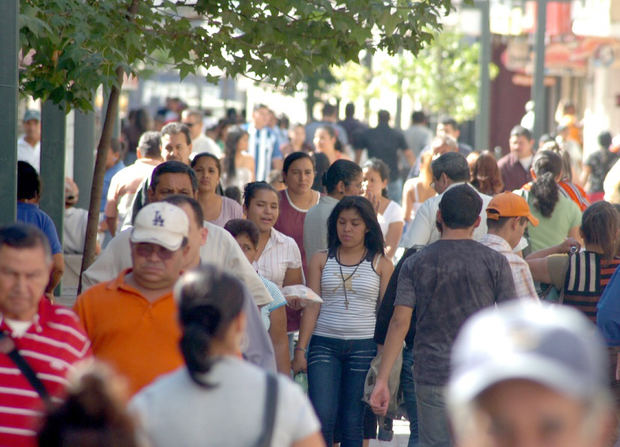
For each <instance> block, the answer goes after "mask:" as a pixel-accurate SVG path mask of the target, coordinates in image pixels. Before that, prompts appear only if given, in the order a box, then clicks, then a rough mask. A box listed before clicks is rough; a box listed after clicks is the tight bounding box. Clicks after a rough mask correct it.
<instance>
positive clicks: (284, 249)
mask: <svg viewBox="0 0 620 447" xmlns="http://www.w3.org/2000/svg"><path fill="white" fill-rule="evenodd" d="M253 266H254V269H255V270H257V271H258V273H259V275H261V276H264V277H265V278H267V279H268V280H269V281H272V282H274V283H275V284H276V286H278V287H282V284H283V283H284V275H286V271H287V270H288V269H298V268H301V253H300V252H299V247H297V243H295V240H294V239H293V238H292V237H288V236H287V235H285V234H282V233H280V232H279V231H278V230H276V229H275V228H272V229H271V234H270V235H269V240H268V241H267V244H266V245H265V248H264V249H263V252H262V253H261V255H260V258H258V259H257V260H256V261H254V263H253Z"/></svg>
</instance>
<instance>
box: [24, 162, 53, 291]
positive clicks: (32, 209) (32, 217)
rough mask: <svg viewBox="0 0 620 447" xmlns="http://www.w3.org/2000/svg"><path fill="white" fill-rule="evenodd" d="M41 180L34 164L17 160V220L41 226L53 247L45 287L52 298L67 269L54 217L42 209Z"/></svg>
mask: <svg viewBox="0 0 620 447" xmlns="http://www.w3.org/2000/svg"><path fill="white" fill-rule="evenodd" d="M40 199H41V181H40V180H39V174H37V171H36V170H35V169H34V168H33V167H32V165H30V164H28V163H26V162H25V161H19V162H17V221H19V222H25V223H29V224H32V225H34V226H36V227H37V228H39V229H40V230H41V231H43V233H45V235H46V236H47V239H48V240H49V243H50V247H51V249H52V273H51V274H50V281H49V283H48V284H47V287H46V289H45V294H46V295H47V296H48V297H49V298H50V299H51V298H52V294H53V292H54V289H55V288H56V286H57V285H58V284H59V283H60V278H62V274H63V272H64V270H65V261H64V258H63V255H62V245H61V243H60V239H59V238H58V233H57V232H56V226H55V225H54V222H53V221H52V219H51V218H50V217H49V216H48V215H47V214H46V213H45V212H43V211H41V209H39V200H40Z"/></svg>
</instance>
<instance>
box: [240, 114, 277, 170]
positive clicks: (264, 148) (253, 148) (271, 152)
mask: <svg viewBox="0 0 620 447" xmlns="http://www.w3.org/2000/svg"><path fill="white" fill-rule="evenodd" d="M244 129H245V130H246V131H247V132H248V134H249V140H248V152H249V154H250V155H251V156H252V157H254V175H255V178H256V181H262V180H267V178H268V177H269V173H270V172H271V164H272V161H273V160H274V159H278V158H279V159H281V158H282V152H280V146H279V144H278V139H277V137H276V134H275V132H274V131H273V130H271V129H270V128H268V127H263V128H262V129H257V128H256V127H254V125H253V124H251V123H250V124H247V125H246V126H244Z"/></svg>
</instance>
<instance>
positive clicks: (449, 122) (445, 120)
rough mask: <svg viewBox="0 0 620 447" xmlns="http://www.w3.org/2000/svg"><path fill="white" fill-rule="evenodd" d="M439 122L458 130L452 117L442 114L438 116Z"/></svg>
mask: <svg viewBox="0 0 620 447" xmlns="http://www.w3.org/2000/svg"><path fill="white" fill-rule="evenodd" d="M439 124H443V125H444V126H445V125H448V126H451V127H452V128H453V129H455V130H458V128H459V124H458V123H457V122H456V120H455V119H454V118H452V117H451V116H448V115H443V116H440V117H439Z"/></svg>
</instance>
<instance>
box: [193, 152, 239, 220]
mask: <svg viewBox="0 0 620 447" xmlns="http://www.w3.org/2000/svg"><path fill="white" fill-rule="evenodd" d="M192 168H193V169H194V171H195V172H196V177H197V178H198V202H199V203H200V206H201V207H202V212H203V213H204V217H205V220H206V221H208V222H211V223H213V224H215V225H218V226H220V227H223V226H224V225H225V224H226V222H228V221H229V220H230V219H241V218H243V209H242V208H241V205H239V204H238V203H237V202H235V201H234V200H232V199H229V198H228V197H223V196H221V195H219V194H218V193H217V187H218V185H219V184H220V175H221V173H222V167H221V165H220V161H219V160H218V158H217V157H216V156H215V155H213V154H210V153H208V152H202V153H200V154H197V155H196V156H195V157H194V159H193V160H192Z"/></svg>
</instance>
